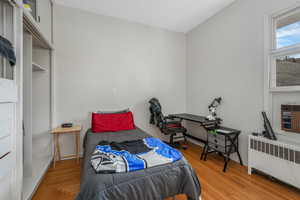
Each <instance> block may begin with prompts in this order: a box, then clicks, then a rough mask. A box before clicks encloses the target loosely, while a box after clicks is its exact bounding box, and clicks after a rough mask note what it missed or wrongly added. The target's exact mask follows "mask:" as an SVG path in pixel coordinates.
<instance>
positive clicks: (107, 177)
mask: <svg viewBox="0 0 300 200" xmlns="http://www.w3.org/2000/svg"><path fill="white" fill-rule="evenodd" d="M145 137H150V136H149V135H148V134H146V133H145V132H144V131H142V130H141V129H139V128H136V129H134V130H130V131H120V132H107V133H92V132H91V131H90V130H88V131H87V133H86V136H85V140H84V159H83V166H82V170H81V173H82V175H81V186H80V193H79V194H78V196H77V198H76V200H162V199H164V198H166V197H171V196H175V195H176V194H186V195H187V196H188V199H189V200H198V199H199V196H200V192H201V188H200V183H199V180H198V178H197V176H196V173H195V172H194V170H193V168H192V167H191V166H190V164H189V163H188V162H187V161H186V159H185V158H183V159H181V160H179V161H176V162H174V163H171V164H166V165H160V166H156V167H152V168H147V169H144V170H139V171H134V172H127V173H113V174H96V173H95V171H94V169H93V167H92V166H91V164H90V157H91V154H92V153H93V151H94V150H95V147H96V145H97V144H98V143H99V142H100V141H101V140H106V141H115V142H122V141H130V140H137V139H143V138H145Z"/></svg>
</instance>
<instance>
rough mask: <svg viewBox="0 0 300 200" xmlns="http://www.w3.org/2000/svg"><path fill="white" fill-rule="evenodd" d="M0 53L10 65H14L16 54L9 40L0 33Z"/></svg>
mask: <svg viewBox="0 0 300 200" xmlns="http://www.w3.org/2000/svg"><path fill="white" fill-rule="evenodd" d="M0 55H2V56H4V57H5V58H6V59H7V60H8V61H9V63H10V65H11V66H15V65H16V54H15V51H14V48H13V46H12V44H11V42H10V41H9V40H7V39H6V38H4V37H2V36H1V35H0Z"/></svg>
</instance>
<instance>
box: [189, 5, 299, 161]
mask: <svg viewBox="0 0 300 200" xmlns="http://www.w3.org/2000/svg"><path fill="white" fill-rule="evenodd" d="M296 2H298V1H296V0H284V1H282V0H237V1H236V2H235V3H233V4H232V5H231V6H229V7H227V8H226V9H224V10H223V11H221V12H220V13H218V14H217V15H215V16H214V17H212V18H210V19H209V20H208V21H206V22H205V23H203V24H201V25H199V26H198V27H197V28H195V29H194V30H192V31H191V32H189V33H188V34H187V111H188V112H190V113H195V114H207V112H208V111H207V106H208V104H209V103H210V102H211V100H212V99H213V98H215V97H218V96H222V97H223V99H224V100H223V102H222V105H221V106H220V107H219V110H218V113H219V115H220V116H221V118H223V119H224V125H226V126H229V127H232V128H236V129H240V130H242V136H241V137H240V142H241V143H240V149H241V152H242V157H243V160H244V161H245V162H246V161H247V135H248V134H250V133H251V132H255V131H259V130H261V128H262V120H261V116H260V112H261V111H262V110H263V106H264V105H263V88H264V80H263V78H264V77H263V73H264V71H263V68H264V15H265V14H269V13H272V12H274V11H278V10H281V9H284V8H287V7H290V6H292V5H293V4H295V3H296ZM296 96H297V97H298V98H299V94H296ZM274 98H276V97H274ZM289 98H290V96H289V95H286V96H285V98H281V100H280V103H284V102H288V101H289ZM293 99H295V97H294V96H293ZM275 102H276V104H274V106H275V108H276V109H275V108H274V109H275V110H276V111H277V112H278V107H279V106H280V103H279V102H278V101H276V100H275ZM278 114H279V113H275V114H274V115H276V116H278ZM276 122H277V123H278V120H277V121H276ZM276 126H278V125H276ZM189 129H190V131H192V132H193V134H196V135H202V137H204V135H203V134H201V133H199V129H197V128H196V126H195V125H192V126H190V127H189Z"/></svg>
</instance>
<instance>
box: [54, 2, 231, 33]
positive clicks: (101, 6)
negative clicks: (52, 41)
mask: <svg viewBox="0 0 300 200" xmlns="http://www.w3.org/2000/svg"><path fill="white" fill-rule="evenodd" d="M233 1H234V0H55V2H56V3H58V4H62V5H65V6H69V7H73V8H80V9H83V10H87V11H90V12H94V13H97V14H100V15H105V16H112V17H117V18H120V19H125V20H128V21H131V22H137V23H141V24H146V25H150V26H156V27H160V28H165V29H168V30H171V31H176V32H184V33H186V32H188V31H190V30H191V29H193V28H194V27H196V26H197V25H198V24H201V23H202V22H204V21H205V20H207V19H208V18H210V17H211V16H213V15H214V14H216V13H217V12H219V11H220V10H222V9H223V8H225V7H226V6H228V5H229V4H231V3H232V2H233Z"/></svg>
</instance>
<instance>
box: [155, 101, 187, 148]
mask: <svg viewBox="0 0 300 200" xmlns="http://www.w3.org/2000/svg"><path fill="white" fill-rule="evenodd" d="M149 103H150V108H149V109H150V113H151V118H150V124H155V125H156V126H157V127H158V128H159V129H160V131H161V132H162V133H163V134H165V135H170V141H169V144H170V145H171V146H173V147H175V142H174V140H177V139H181V138H183V139H184V144H183V145H180V146H181V147H182V148H183V149H187V145H186V141H187V140H186V136H185V134H186V131H187V130H186V128H184V127H183V126H182V124H181V121H182V120H174V118H172V117H170V116H164V115H163V113H162V108H161V105H160V103H159V101H158V99H156V98H152V99H151V100H150V101H149ZM180 133H181V134H182V135H181V136H178V134H180Z"/></svg>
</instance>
